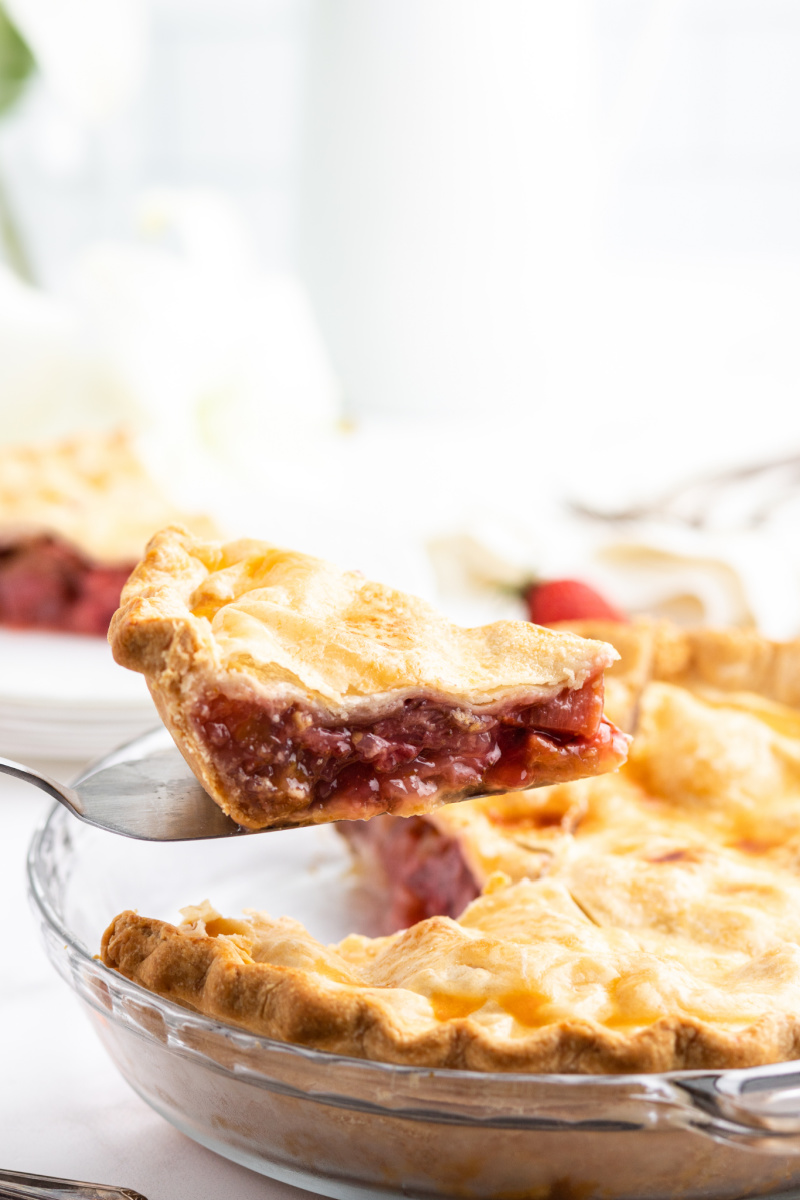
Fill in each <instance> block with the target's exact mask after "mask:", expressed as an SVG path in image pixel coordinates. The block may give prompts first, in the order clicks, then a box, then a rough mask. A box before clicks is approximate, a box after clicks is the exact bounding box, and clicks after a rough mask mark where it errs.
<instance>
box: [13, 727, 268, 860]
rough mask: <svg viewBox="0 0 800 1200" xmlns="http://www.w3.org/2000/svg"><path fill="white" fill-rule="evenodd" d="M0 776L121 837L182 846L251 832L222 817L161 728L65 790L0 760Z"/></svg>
mask: <svg viewBox="0 0 800 1200" xmlns="http://www.w3.org/2000/svg"><path fill="white" fill-rule="evenodd" d="M0 773H3V774H6V775H15V776H16V777H17V779H24V780H25V781H26V782H27V783H32V784H33V785H34V787H38V788H41V789H42V791H43V792H47V794H48V795H49V796H52V797H53V799H54V800H58V802H59V804H63V805H64V807H65V808H67V809H69V811H70V812H71V813H72V814H73V816H76V817H79V818H80V820H81V821H86V823H87V824H89V825H96V826H97V827H98V828H99V829H107V830H109V832H111V833H119V834H122V835H123V836H124V837H132V838H140V839H141V840H142V841H146V842H185V841H191V840H193V839H194V838H222V837H234V836H235V835H236V834H239V833H252V832H254V831H253V830H250V829H245V828H243V826H241V825H237V824H236V822H235V821H232V820H231V819H230V817H226V815H225V813H224V812H223V811H222V809H221V808H220V807H219V806H218V805H217V804H215V803H214V801H213V800H212V799H211V797H210V796H209V795H208V793H207V792H205V791H204V790H203V788H202V787H201V786H200V784H199V783H198V782H197V780H196V779H195V777H194V775H193V774H192V772H191V771H190V770H189V767H188V766H187V765H186V763H185V762H184V760H183V758H182V757H181V754H180V752H179V751H178V750H177V749H176V748H175V744H174V742H173V741H172V738H171V737H170V735H169V734H168V733H167V731H166V729H163V728H161V729H154V730H152V731H151V732H150V733H145V734H143V735H142V736H141V737H138V738H136V739H135V741H132V742H129V743H128V744H127V745H126V746H122V747H121V748H120V749H119V750H115V751H113V753H111V754H109V755H107V756H106V757H105V758H103V759H101V760H100V761H99V762H97V763H94V764H93V765H92V766H91V767H89V769H88V770H87V771H85V772H84V773H83V774H82V775H80V776H79V777H78V779H76V780H75V782H74V783H73V784H72V786H71V787H67V786H66V784H63V783H59V782H58V781H57V780H55V779H51V778H50V776H49V775H45V774H43V773H42V772H41V771H35V770H33V768H32V767H26V766H24V765H23V764H22V763H17V762H12V760H11V759H8V758H0Z"/></svg>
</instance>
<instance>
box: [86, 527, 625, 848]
mask: <svg viewBox="0 0 800 1200" xmlns="http://www.w3.org/2000/svg"><path fill="white" fill-rule="evenodd" d="M109 640H110V641H111V645H112V647H113V651H114V655H115V658H116V659H117V661H118V662H119V663H122V664H123V665H124V666H127V667H130V668H132V669H133V670H136V671H140V672H142V673H143V674H144V676H145V678H146V679H147V683H148V686H149V688H150V691H151V693H152V695H153V698H154V700H155V703H156V705H157V707H158V710H159V712H160V714H161V716H162V718H163V720H164V723H165V725H166V726H167V728H168V729H169V730H170V732H171V733H172V735H173V737H174V739H175V741H176V743H177V745H178V747H179V749H180V750H181V752H182V754H183V755H184V757H185V758H186V760H187V762H188V763H189V765H190V766H191V767H192V769H193V771H194V772H195V774H196V775H197V777H198V779H199V780H200V781H201V783H202V784H203V786H204V787H205V789H206V790H207V791H208V792H209V794H210V795H211V796H213V797H214V799H215V800H216V801H217V803H219V804H220V805H221V807H222V808H223V809H224V810H225V812H227V813H228V814H230V816H231V817H233V819H234V820H236V821H238V822H239V823H240V824H242V825H245V826H247V827H249V828H252V829H260V828H274V827H276V826H278V827H284V826H287V825H301V824H313V823H317V822H322V821H331V820H340V819H347V818H350V819H353V818H359V819H366V818H369V817H373V816H375V815H376V814H378V813H383V812H393V813H397V814H402V815H406V816H408V815H414V814H416V813H420V812H426V811H429V810H431V809H433V808H435V807H437V806H438V805H440V804H443V803H446V802H450V801H454V800H463V799H464V798H465V797H467V796H471V795H476V794H486V793H495V792H505V791H508V790H510V789H514V788H528V787H532V786H540V785H544V784H551V783H554V782H556V781H560V780H567V779H576V778H580V777H582V776H587V775H595V774H597V773H599V772H601V771H608V770H611V769H613V768H615V767H617V766H618V765H619V764H620V763H621V762H622V761H624V758H625V755H626V752H627V743H628V738H627V737H626V736H625V735H624V734H623V733H620V731H619V730H618V729H616V728H615V727H614V726H613V725H611V724H610V723H609V721H608V720H606V718H605V717H604V716H603V671H604V668H605V667H607V666H609V665H610V664H611V663H612V662H613V661H614V660H615V658H616V652H615V651H614V650H612V649H611V648H610V647H608V646H606V645H604V644H603V643H600V642H595V641H591V640H588V639H584V638H580V637H577V636H575V635H574V634H569V633H556V632H553V631H552V630H548V629H542V628H539V627H538V626H534V625H531V624H529V623H528V622H525V621H500V622H497V623H496V624H493V625H486V626H483V627H481V628H476V629H465V628H462V627H461V626H458V625H453V624H451V623H450V622H449V621H447V620H445V619H444V617H442V616H441V615H440V614H439V613H438V612H436V610H435V609H433V608H432V607H431V606H430V605H429V604H427V603H425V602H424V601H422V600H419V599H417V598H415V597H413V596H408V595H406V594H404V593H403V592H399V591H396V590H394V589H392V588H389V587H385V586H383V585H382V584H379V583H373V582H370V581H369V580H366V579H364V578H363V576H361V575H360V574H359V573H357V572H353V571H342V570H340V569H339V568H338V567H335V566H332V565H331V564H329V563H326V562H323V561H321V560H319V559H316V558H311V557H309V556H308V555H305V554H300V553H296V552H294V551H290V550H283V549H280V548H278V547H276V546H272V545H270V544H268V543H265V542H258V541H251V540H243V541H238V542H232V543H230V544H228V545H220V544H219V543H216V542H206V541H200V540H197V539H195V538H193V537H192V536H191V535H190V534H188V533H187V532H186V531H185V530H181V529H179V528H171V529H166V530H164V531H162V532H161V533H160V534H158V535H157V536H156V537H155V538H154V539H153V541H152V542H151V543H150V546H149V548H148V551H147V554H146V556H145V558H144V560H143V561H142V562H141V563H140V565H139V566H138V567H137V568H136V570H135V571H134V573H133V575H132V576H131V578H130V580H129V582H128V584H127V585H126V587H125V590H124V592H123V595H122V602H121V607H120V609H119V611H118V612H117V614H116V615H115V617H114V620H113V622H112V625H111V630H110V633H109Z"/></svg>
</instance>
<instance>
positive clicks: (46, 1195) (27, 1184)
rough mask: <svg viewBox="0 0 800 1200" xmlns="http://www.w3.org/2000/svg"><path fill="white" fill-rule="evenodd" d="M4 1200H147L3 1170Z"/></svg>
mask: <svg viewBox="0 0 800 1200" xmlns="http://www.w3.org/2000/svg"><path fill="white" fill-rule="evenodd" d="M0 1197H3V1198H5V1197H8V1200H147V1197H146V1196H143V1195H142V1193H141V1192H134V1191H132V1190H131V1189H130V1188H118V1187H109V1186H108V1185H106V1184H102V1183H81V1182H80V1181H79V1180H77V1179H57V1178H55V1176H51V1175H28V1174H26V1173H25V1172H24V1171H2V1170H0Z"/></svg>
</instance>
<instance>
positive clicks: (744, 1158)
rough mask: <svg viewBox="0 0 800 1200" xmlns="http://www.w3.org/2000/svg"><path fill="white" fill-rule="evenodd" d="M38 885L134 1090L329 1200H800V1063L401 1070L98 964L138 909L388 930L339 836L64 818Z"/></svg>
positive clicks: (35, 849) (37, 854) (233, 1152)
mask: <svg viewBox="0 0 800 1200" xmlns="http://www.w3.org/2000/svg"><path fill="white" fill-rule="evenodd" d="M28 870H29V884H30V895H31V900H32V904H33V908H34V912H35V914H36V916H37V918H38V921H39V924H40V927H41V932H42V936H43V939H44V944H45V947H46V950H47V953H48V955H49V957H50V958H51V960H52V962H53V964H54V966H55V967H56V969H57V970H58V971H59V972H60V974H61V975H62V977H63V978H64V979H65V980H66V981H67V982H68V983H69V984H70V985H71V987H72V988H73V989H74V991H75V992H76V993H77V995H78V996H79V997H80V999H81V1001H82V1002H83V1006H84V1008H85V1009H86V1012H87V1015H88V1017H89V1019H90V1021H91V1022H92V1024H93V1025H94V1027H95V1029H96V1031H97V1034H98V1036H99V1037H100V1039H101V1041H102V1042H103V1044H104V1046H105V1047H106V1050H107V1051H108V1053H109V1054H110V1056H111V1058H112V1060H113V1061H114V1063H115V1064H116V1066H117V1067H118V1069H119V1070H120V1071H121V1072H122V1074H123V1076H124V1077H125V1079H126V1080H127V1081H128V1083H129V1084H130V1085H131V1086H132V1087H133V1088H134V1090H135V1091H136V1092H137V1093H138V1094H139V1095H140V1096H141V1097H142V1098H143V1099H144V1100H145V1101H147V1103H149V1104H150V1105H152V1107H153V1108H154V1109H156V1110H157V1111H158V1112H159V1113H160V1114H161V1115H162V1116H163V1117H165V1118H166V1119H167V1120H168V1121H170V1122H172V1124H174V1125H175V1126H177V1127H178V1128H179V1129H181V1130H182V1131H183V1132H184V1133H186V1134H187V1135H188V1136H189V1137H191V1138H194V1139H195V1140H196V1141H198V1142H200V1143H202V1144H203V1145H204V1146H207V1147H209V1148H210V1149H212V1150H215V1151H217V1152H218V1153H220V1154H222V1155H224V1156H226V1157H228V1158H230V1159H232V1160H234V1161H236V1162H238V1163H241V1164H243V1165H245V1166H247V1167H250V1168H251V1169H253V1170H255V1171H258V1172H261V1173H262V1174H264V1175H268V1176H272V1177H274V1178H276V1179H280V1180H283V1181H285V1182H287V1183H292V1184H296V1185H298V1186H302V1187H306V1188H309V1189H310V1190H312V1191H315V1192H317V1193H319V1194H321V1195H324V1196H332V1197H341V1198H350V1197H366V1196H371V1197H377V1196H386V1197H392V1196H398V1197H399V1196H403V1197H418V1198H420V1200H422V1198H423V1197H426V1198H430V1197H440V1196H441V1197H443V1196H450V1197H475V1198H480V1200H489V1198H492V1197H496V1198H497V1200H501V1198H502V1200H523V1198H533V1197H537V1198H538V1197H542V1198H544V1197H552V1198H553V1200H555V1198H560V1200H568V1198H571V1197H575V1198H577V1197H581V1198H582V1200H588V1198H590V1197H593V1196H602V1197H606V1198H607V1197H619V1198H622V1197H630V1198H631V1200H633V1198H634V1197H635V1198H636V1200H656V1198H658V1197H687V1198H695V1197H696V1198H700V1197H715V1198H720V1200H722V1198H725V1197H730V1198H733V1197H739V1196H743V1195H748V1196H755V1195H767V1194H770V1193H776V1192H782V1191H785V1190H787V1189H790V1188H794V1187H798V1186H800V1062H794V1063H782V1064H777V1065H775V1066H771V1067H761V1068H757V1069H753V1070H748V1071H727V1072H686V1071H684V1072H673V1073H671V1074H663V1075H627V1076H585V1075H571V1076H567V1075H538V1076H537V1075H513V1074H488V1073H487V1074H482V1073H481V1074H476V1073H472V1072H465V1071H452V1070H434V1069H427V1068H413V1067H398V1066H392V1065H384V1064H380V1063H374V1062H367V1061H362V1060H358V1059H352V1058H343V1057H339V1056H335V1055H332V1054H328V1053H324V1052H320V1051H312V1050H306V1049H303V1048H300V1047H296V1046H292V1045H287V1044H284V1043H279V1042H274V1041H270V1040H268V1039H266V1038H260V1037H256V1036H253V1035H251V1034H248V1033H245V1032H242V1031H240V1030H237V1029H235V1028H233V1027H230V1026H226V1025H222V1024H220V1023H218V1022H216V1021H214V1020H211V1019H209V1018H207V1017H204V1016H202V1015H200V1014H197V1013H194V1012H191V1011H189V1010H187V1009H184V1008H181V1007H179V1006H177V1005H175V1004H173V1003H170V1002H168V1001H165V1000H162V999H160V998H159V997H157V996H155V995H153V994H152V993H150V992H147V991H145V990H143V989H141V988H140V987H138V986H137V985H135V984H132V983H130V982H129V981H127V980H126V979H124V978H123V977H122V976H120V975H118V974H116V973H115V972H113V971H111V970H109V969H108V968H106V967H104V966H103V965H102V964H101V963H100V962H99V961H97V960H96V959H95V958H94V957H93V956H94V954H95V953H96V952H97V950H98V949H99V946H100V937H101V933H102V930H103V928H104V926H105V925H106V924H107V923H108V921H109V920H110V919H111V917H112V916H113V915H114V914H115V913H117V912H119V911H120V910H122V909H124V908H139V909H140V910H141V911H142V912H146V913H147V914H148V915H151V916H154V917H161V918H164V919H167V920H173V921H174V920H176V919H177V916H178V907H179V906H180V905H183V904H189V903H198V902H200V901H201V900H202V899H204V898H205V897H206V896H208V897H209V898H210V899H211V900H212V901H213V903H214V904H215V905H218V906H219V907H220V908H221V909H222V910H223V911H227V912H237V911H239V910H241V909H242V908H244V907H248V906H250V907H258V908H263V909H265V910H267V911H271V912H272V913H273V914H275V915H283V914H286V915H289V916H293V917H296V918H297V919H299V920H301V921H303V923H304V924H305V925H306V926H307V927H308V928H309V929H310V930H311V932H312V933H313V934H314V935H315V936H316V937H318V938H320V939H322V940H324V941H334V940H338V939H339V938H341V937H343V936H344V935H345V934H346V933H348V932H352V931H353V930H358V931H361V932H365V933H372V932H374V927H375V926H376V925H377V921H376V919H375V918H376V915H377V910H376V906H377V905H379V904H380V903H381V901H380V898H379V897H376V895H375V894H374V893H370V892H369V890H368V889H367V888H366V886H365V885H364V884H363V882H362V881H361V879H360V877H359V876H358V874H357V873H356V872H355V871H354V870H353V868H352V866H351V860H350V858H349V854H348V852H347V849H346V847H345V846H344V843H343V841H342V839H341V838H339V837H338V836H337V835H336V833H335V831H334V830H333V829H331V828H330V827H312V828H304V829H297V830H289V831H286V832H283V833H281V834H278V835H276V836H274V837H260V836H254V837H244V838H232V839H228V840H225V841H212V842H203V841H201V842H188V843H167V844H163V843H162V844H157V843H147V842H136V841H131V840H127V839H124V838H119V837H116V836H114V835H111V834H108V833H104V832H102V831H100V830H98V829H94V828H92V827H91V826H88V825H85V824H82V823H80V822H78V821H76V820H75V819H74V818H72V817H71V816H70V815H69V814H68V813H66V812H65V811H64V809H63V808H61V807H60V806H56V807H55V808H54V809H53V811H52V812H51V813H50V816H49V817H48V819H47V821H46V822H45V824H44V825H43V827H42V828H41V829H40V830H39V832H38V833H37V834H36V836H35V837H34V840H33V842H32V845H31V849H30V855H29V864H28Z"/></svg>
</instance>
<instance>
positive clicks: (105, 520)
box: [0, 430, 213, 761]
mask: <svg viewBox="0 0 800 1200" xmlns="http://www.w3.org/2000/svg"><path fill="white" fill-rule="evenodd" d="M174 519H181V520H182V521H184V523H187V524H188V525H189V526H190V527H191V528H194V529H195V530H196V531H197V532H203V533H205V534H209V533H211V532H212V531H213V525H212V523H211V522H210V521H209V520H208V518H205V517H200V516H193V515H191V514H184V513H183V512H181V511H180V510H179V509H178V508H177V507H176V506H175V504H174V503H172V501H170V500H169V499H168V498H167V497H166V496H165V495H164V493H163V492H162V490H161V489H160V488H159V486H158V485H157V484H156V483H155V481H154V480H153V479H152V478H151V476H150V475H149V473H148V472H147V470H146V469H145V467H144V465H143V463H142V461H141V460H140V458H139V457H138V454H137V452H136V449H135V446H134V443H133V440H132V439H131V438H130V437H129V436H128V435H127V434H126V433H125V432H124V431H121V430H113V431H111V432H90V433H84V434H80V435H76V436H74V437H70V438H66V439H62V440H60V441H56V442H44V443H40V444H32V445H26V446H3V447H2V448H0V659H1V660H2V663H3V670H2V673H0V753H2V754H5V755H9V756H12V757H37V758H39V757H49V758H62V759H64V758H65V759H74V760H84V761H85V760H86V759H87V758H92V757H95V756H99V755H102V754H104V753H107V752H108V751H109V750H111V749H113V748H114V747H115V746H117V745H119V744H120V742H124V741H128V740H130V738H132V737H135V736H136V735H137V734H138V733H141V732H143V731H144V730H145V729H147V728H150V727H152V726H153V725H154V724H157V723H158V717H157V714H156V713H155V711H154V709H153V706H152V703H151V702H150V700H149V697H148V696H147V692H146V689H145V688H144V687H142V686H140V684H139V681H137V680H133V679H130V678H126V677H125V675H124V673H123V672H120V671H118V670H117V669H116V668H115V666H114V663H113V660H112V658H111V654H110V652H109V650H108V646H107V645H106V634H107V631H108V624H109V621H110V620H111V617H112V615H113V613H114V611H115V609H116V608H117V606H118V604H119V597H120V592H121V590H122V586H123V584H124V583H125V580H126V579H127V578H128V576H129V574H130V572H131V570H132V569H133V567H134V566H135V564H136V562H137V561H138V559H139V557H140V556H141V553H142V551H143V549H144V547H145V545H146V543H147V540H148V538H149V537H150V536H151V535H152V533H153V532H154V531H155V530H157V529H158V528H160V527H161V526H162V525H164V524H165V523H166V522H168V521H170V520H174Z"/></svg>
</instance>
